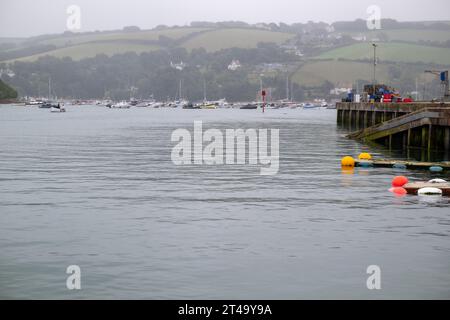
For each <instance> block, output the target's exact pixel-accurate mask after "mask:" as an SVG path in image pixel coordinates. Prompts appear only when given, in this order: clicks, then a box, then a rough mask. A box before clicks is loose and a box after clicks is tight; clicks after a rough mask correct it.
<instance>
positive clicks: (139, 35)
mask: <svg viewBox="0 0 450 320" xmlns="http://www.w3.org/2000/svg"><path fill="white" fill-rule="evenodd" d="M205 30H208V29H206V28H173V29H166V30H149V31H139V32H115V33H103V34H102V33H100V34H85V35H75V36H71V37H55V38H53V39H47V40H43V41H41V42H40V43H42V44H51V45H55V46H58V47H63V46H67V45H75V44H82V43H87V42H96V41H117V40H128V41H132V40H158V38H159V36H166V37H169V38H172V39H175V40H178V39H180V38H182V37H185V36H188V35H190V34H192V33H196V32H200V31H205Z"/></svg>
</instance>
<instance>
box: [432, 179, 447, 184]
mask: <svg viewBox="0 0 450 320" xmlns="http://www.w3.org/2000/svg"><path fill="white" fill-rule="evenodd" d="M428 183H447V181H445V180H444V179H431V180H430V181H428Z"/></svg>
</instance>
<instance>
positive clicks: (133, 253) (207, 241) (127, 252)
mask: <svg viewBox="0 0 450 320" xmlns="http://www.w3.org/2000/svg"><path fill="white" fill-rule="evenodd" d="M67 110H68V112H66V113H61V114H55V113H50V112H49V111H48V109H38V108H35V107H20V106H11V105H4V106H0V298H3V299H5V298H6V299H11V298H25V299H57V298H61V299H75V298H76V299H84V298H97V299H108V298H113V299H118V298H121V299H122V298H123V299H317V298H324V299H331V298H338V299H352V298H358V299H359V298H362V299H380V298H387V299H392V298H400V299H403V298H425V299H430V298H439V299H448V298H450V241H449V240H450V238H449V235H450V210H449V207H450V201H449V199H448V198H439V199H435V198H420V197H417V196H406V197H403V198H398V197H395V196H393V195H392V194H391V193H389V192H388V189H389V187H390V181H391V179H392V177H394V176H395V175H398V174H403V175H407V176H408V178H409V179H410V180H427V179H430V178H431V177H440V178H444V179H449V178H450V177H449V175H448V173H447V174H445V173H444V174H432V173H429V172H427V171H395V170H393V169H388V168H366V169H363V168H356V169H355V170H354V171H342V170H341V168H340V159H341V157H343V156H345V155H352V156H357V155H358V153H359V152H362V151H366V152H370V153H372V155H373V156H375V157H377V156H378V157H389V156H390V155H389V154H388V153H386V151H384V150H383V149H377V148H376V147H367V146H364V145H362V144H360V143H358V142H355V141H352V140H348V139H346V138H345V133H346V132H345V131H343V130H341V129H339V128H337V127H336V124H335V122H336V121H335V118H336V111H335V110H323V109H317V110H298V109H295V110H291V109H278V110H267V111H266V113H265V114H262V113H261V112H260V111H259V110H235V109H223V110H219V109H217V110H180V109H150V108H132V109H129V110H111V109H106V108H103V107H96V106H68V107H67ZM195 120H202V121H203V126H204V128H205V129H207V128H216V129H219V130H225V129H228V128H242V129H249V128H255V129H260V128H267V129H280V168H279V172H278V174H276V175H273V176H261V175H260V165H237V164H235V165H185V166H176V165H174V164H173V162H172V161H171V150H172V148H173V147H174V145H175V144H176V143H175V142H171V134H172V132H173V131H174V130H175V129H178V128H185V129H188V130H190V131H191V132H192V130H193V123H194V121H195ZM69 265H78V266H80V268H81V286H82V289H81V290H68V289H67V288H66V279H67V277H68V276H69V275H68V274H66V268H67V267H68V266H69ZM370 265H378V266H379V267H380V268H381V290H368V289H367V287H366V280H367V278H368V277H369V274H367V273H366V270H367V267H368V266H370Z"/></svg>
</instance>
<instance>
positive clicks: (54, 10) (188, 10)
mask: <svg viewBox="0 0 450 320" xmlns="http://www.w3.org/2000/svg"><path fill="white" fill-rule="evenodd" d="M72 4H75V5H78V6H79V7H80V8H81V27H82V29H81V30H80V31H93V30H111V29H121V28H122V27H124V26H129V25H137V26H139V27H141V28H142V29H150V28H153V27H155V26H157V25H159V24H165V25H186V24H188V23H190V22H191V21H226V20H228V21H229V20H240V21H245V22H249V23H256V22H286V23H293V22H307V21H309V20H312V21H324V22H334V21H342V20H354V19H357V18H363V19H365V18H366V17H367V14H366V9H367V7H368V6H370V5H378V6H379V7H380V8H381V10H382V11H381V13H382V18H394V19H397V20H400V21H416V20H450V1H449V0H428V1H423V0H309V1H302V0H109V1H108V0H0V37H22V36H31V35H39V34H45V33H61V32H64V31H65V30H66V20H67V17H68V15H67V13H66V9H67V7H68V6H69V5H72Z"/></svg>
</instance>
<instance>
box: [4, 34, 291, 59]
mask: <svg viewBox="0 0 450 320" xmlns="http://www.w3.org/2000/svg"><path fill="white" fill-rule="evenodd" d="M161 36H164V37H167V38H170V39H172V40H173V41H174V43H173V45H176V46H178V47H183V48H186V49H188V50H192V49H194V48H205V49H206V50H207V51H209V52H213V51H218V50H221V49H225V48H232V47H239V48H255V47H256V46H257V44H258V43H259V42H273V43H278V44H281V43H284V42H285V41H286V40H288V39H290V38H292V37H294V35H293V34H289V33H282V32H272V31H267V30H258V29H249V28H224V29H208V28H190V27H185V28H171V29H163V30H150V31H138V32H114V33H92V34H80V35H76V34H75V35H64V36H62V35H59V36H54V37H44V38H42V39H40V38H34V39H30V40H29V41H24V42H23V43H22V46H21V47H20V48H17V49H23V47H25V48H26V46H27V45H28V46H32V45H33V46H37V45H46V46H56V47H57V48H56V49H55V48H52V49H51V50H48V51H45V52H41V53H39V54H31V55H27V56H21V57H19V58H15V59H10V60H8V61H7V62H12V61H35V60H36V59H38V58H39V57H42V56H45V55H51V56H54V57H58V58H61V57H71V58H72V59H74V60H80V59H83V58H89V57H94V56H95V55H97V54H106V55H109V56H111V55H114V54H120V53H125V52H136V53H141V52H149V51H154V50H158V49H161V48H162V46H161V45H159V42H158V41H159V39H160V37H161ZM8 51H9V52H10V50H8Z"/></svg>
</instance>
